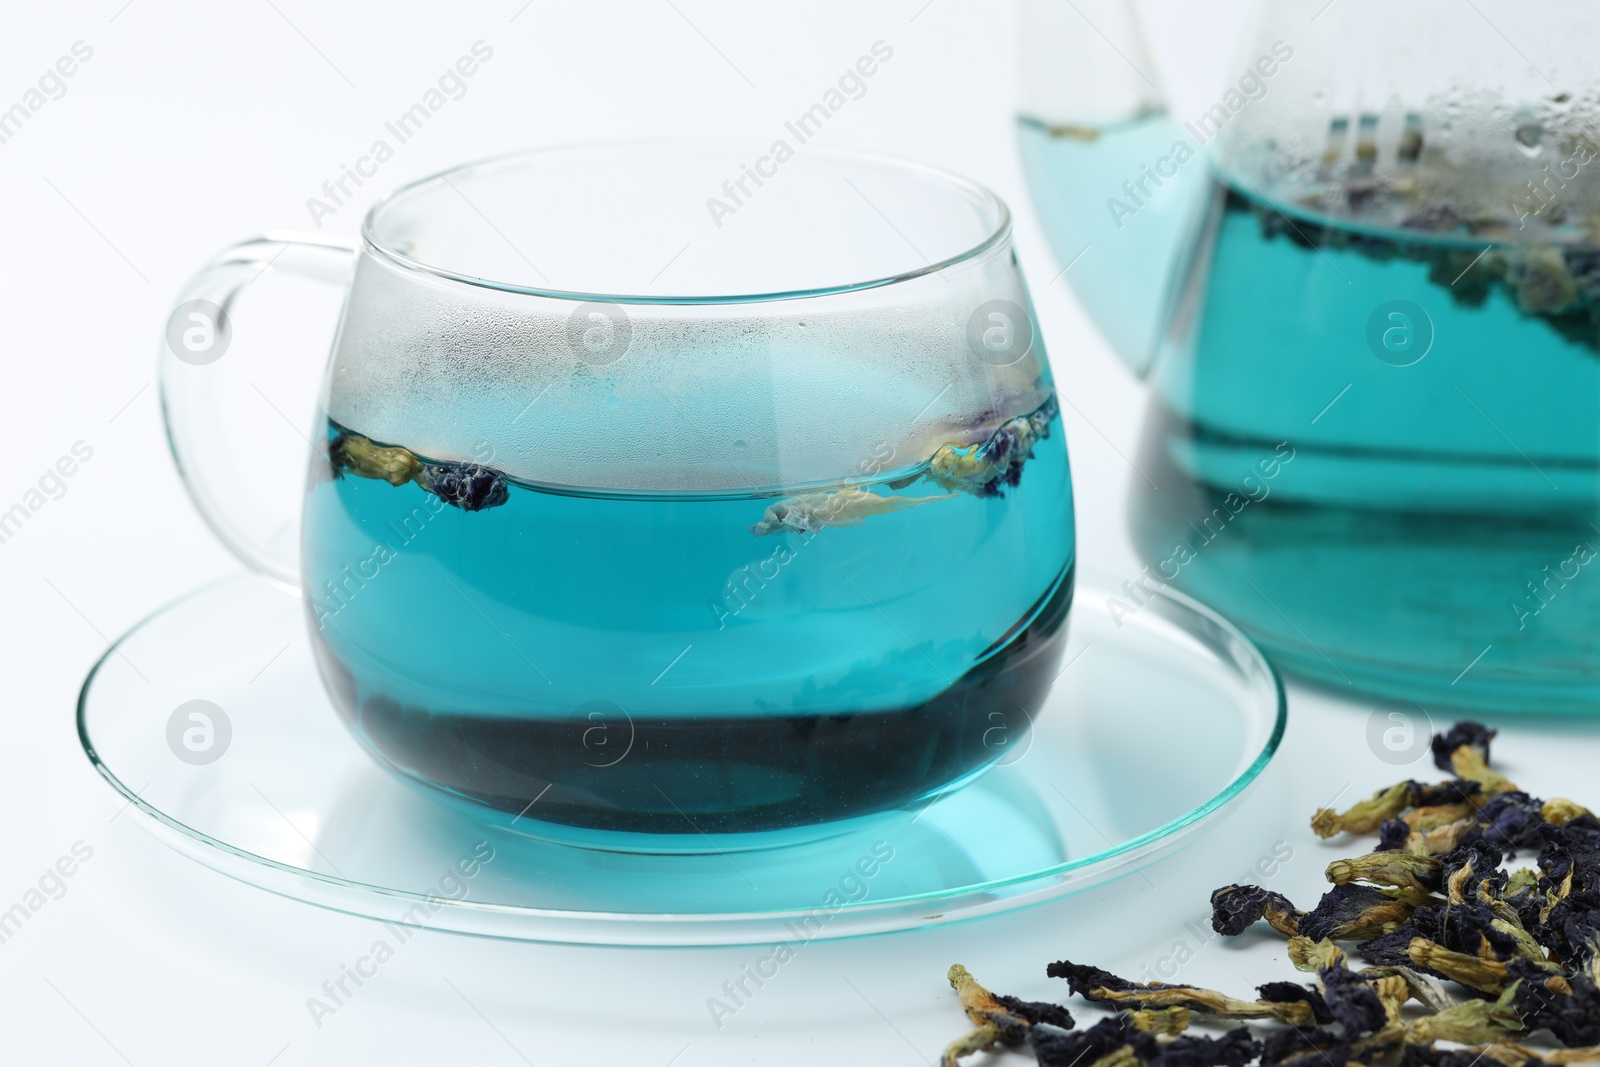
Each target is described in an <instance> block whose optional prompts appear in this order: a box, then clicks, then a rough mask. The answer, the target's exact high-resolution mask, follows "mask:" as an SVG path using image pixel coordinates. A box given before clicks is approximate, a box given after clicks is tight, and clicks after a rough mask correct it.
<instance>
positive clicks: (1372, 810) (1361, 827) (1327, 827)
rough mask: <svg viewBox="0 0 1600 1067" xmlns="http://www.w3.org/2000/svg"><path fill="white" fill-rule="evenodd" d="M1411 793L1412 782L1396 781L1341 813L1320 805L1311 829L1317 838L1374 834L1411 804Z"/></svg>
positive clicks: (1313, 817) (1312, 819)
mask: <svg viewBox="0 0 1600 1067" xmlns="http://www.w3.org/2000/svg"><path fill="white" fill-rule="evenodd" d="M1411 796H1412V791H1411V783H1410V782H1396V783H1395V784H1394V785H1391V786H1389V787H1388V788H1387V789H1380V790H1378V791H1377V792H1376V793H1374V794H1372V796H1370V797H1368V798H1367V799H1366V800H1363V801H1359V802H1358V803H1356V804H1354V805H1352V806H1351V808H1350V810H1348V811H1345V812H1342V813H1341V812H1336V811H1334V810H1333V809H1332V808H1319V809H1318V810H1317V813H1316V814H1315V815H1313V816H1312V817H1311V829H1312V830H1313V831H1315V833H1316V835H1317V836H1318V837H1324V838H1326V837H1333V836H1334V835H1335V834H1339V833H1352V834H1366V833H1371V832H1372V831H1373V830H1376V829H1377V828H1378V827H1380V826H1382V825H1383V824H1384V823H1385V822H1387V821H1388V820H1390V819H1393V818H1395V817H1397V816H1398V815H1399V814H1400V813H1401V812H1402V811H1405V810H1406V809H1407V808H1409V807H1411Z"/></svg>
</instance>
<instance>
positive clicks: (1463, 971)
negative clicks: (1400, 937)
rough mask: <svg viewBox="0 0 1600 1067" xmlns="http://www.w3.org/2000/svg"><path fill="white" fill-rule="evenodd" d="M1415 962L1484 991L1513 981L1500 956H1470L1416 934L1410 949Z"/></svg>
mask: <svg viewBox="0 0 1600 1067" xmlns="http://www.w3.org/2000/svg"><path fill="white" fill-rule="evenodd" d="M1407 955H1408V956H1410V958H1411V962H1412V963H1414V964H1416V965H1417V966H1418V967H1420V968H1422V969H1423V970H1425V971H1431V972H1432V973H1434V974H1438V975H1442V976H1443V977H1445V978H1449V979H1450V980H1451V981H1455V982H1460V983H1461V984H1462V985H1464V986H1467V987H1469V988H1472V989H1476V990H1478V991H1479V992H1482V993H1495V994H1499V993H1500V992H1501V991H1502V990H1504V989H1505V987H1506V984H1507V983H1508V982H1509V981H1510V972H1509V971H1507V969H1506V965H1505V964H1504V963H1501V962H1500V961H1499V960H1493V959H1484V958H1482V957H1481V956H1469V955H1468V954H1467V953H1465V952H1456V951H1455V950H1453V949H1448V948H1445V947H1444V946H1443V945H1441V944H1439V943H1438V942H1436V941H1429V940H1428V939H1427V938H1424V937H1418V938H1413V939H1412V941H1411V945H1410V946H1409V948H1408V950H1407Z"/></svg>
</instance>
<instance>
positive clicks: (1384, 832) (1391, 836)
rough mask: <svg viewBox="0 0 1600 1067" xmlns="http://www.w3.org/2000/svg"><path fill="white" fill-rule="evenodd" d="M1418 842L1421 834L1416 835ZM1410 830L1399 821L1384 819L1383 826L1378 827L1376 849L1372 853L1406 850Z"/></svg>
mask: <svg viewBox="0 0 1600 1067" xmlns="http://www.w3.org/2000/svg"><path fill="white" fill-rule="evenodd" d="M1416 836H1417V839H1418V840H1419V841H1420V840H1422V838H1423V835H1422V834H1417V835H1416ZM1411 837H1412V830H1411V827H1409V826H1407V825H1406V824H1405V823H1404V822H1403V821H1401V820H1400V819H1385V820H1384V822H1383V825H1382V826H1380V827H1378V847H1377V848H1375V849H1373V851H1374V852H1400V851H1403V850H1406V849H1407V847H1408V846H1409V845H1410V843H1411Z"/></svg>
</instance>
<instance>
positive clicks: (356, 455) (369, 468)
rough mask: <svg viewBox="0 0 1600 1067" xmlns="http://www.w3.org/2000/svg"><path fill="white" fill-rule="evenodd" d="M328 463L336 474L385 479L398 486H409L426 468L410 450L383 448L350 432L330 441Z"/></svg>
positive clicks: (391, 447) (383, 446)
mask: <svg viewBox="0 0 1600 1067" xmlns="http://www.w3.org/2000/svg"><path fill="white" fill-rule="evenodd" d="M328 461H329V463H330V464H332V466H333V469H334V472H335V473H336V474H354V475H358V476H359V477H362V478H381V479H383V480H384V481H386V482H388V483H389V484H390V485H395V486H400V485H405V484H406V483H407V482H409V481H411V479H412V478H415V477H416V475H417V472H418V471H420V470H421V469H422V461H421V460H419V459H418V458H417V457H416V456H415V455H413V454H412V453H411V452H410V451H408V450H407V449H404V448H399V447H396V446H391V445H380V444H377V443H375V442H373V441H372V440H370V439H368V438H366V437H362V436H361V435H360V434H358V433H348V432H346V433H341V434H339V435H338V436H337V437H335V438H334V439H333V440H332V441H331V442H329V444H328Z"/></svg>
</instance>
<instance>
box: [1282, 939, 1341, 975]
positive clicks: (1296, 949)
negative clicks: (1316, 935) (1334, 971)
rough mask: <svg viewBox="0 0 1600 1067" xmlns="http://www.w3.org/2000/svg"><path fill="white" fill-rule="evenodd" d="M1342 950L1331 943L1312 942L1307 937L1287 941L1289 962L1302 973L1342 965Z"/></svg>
mask: <svg viewBox="0 0 1600 1067" xmlns="http://www.w3.org/2000/svg"><path fill="white" fill-rule="evenodd" d="M1345 959H1346V957H1345V954H1344V949H1342V948H1340V947H1339V946H1338V945H1335V944H1334V943H1333V942H1332V941H1329V940H1326V939H1324V940H1321V941H1313V940H1311V939H1310V938H1309V937H1291V938H1290V939H1289V962H1290V963H1292V964H1294V965H1295V967H1297V968H1298V969H1300V970H1302V971H1320V970H1322V968H1324V967H1333V966H1335V965H1337V964H1340V963H1343V962H1344V961H1345Z"/></svg>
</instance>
